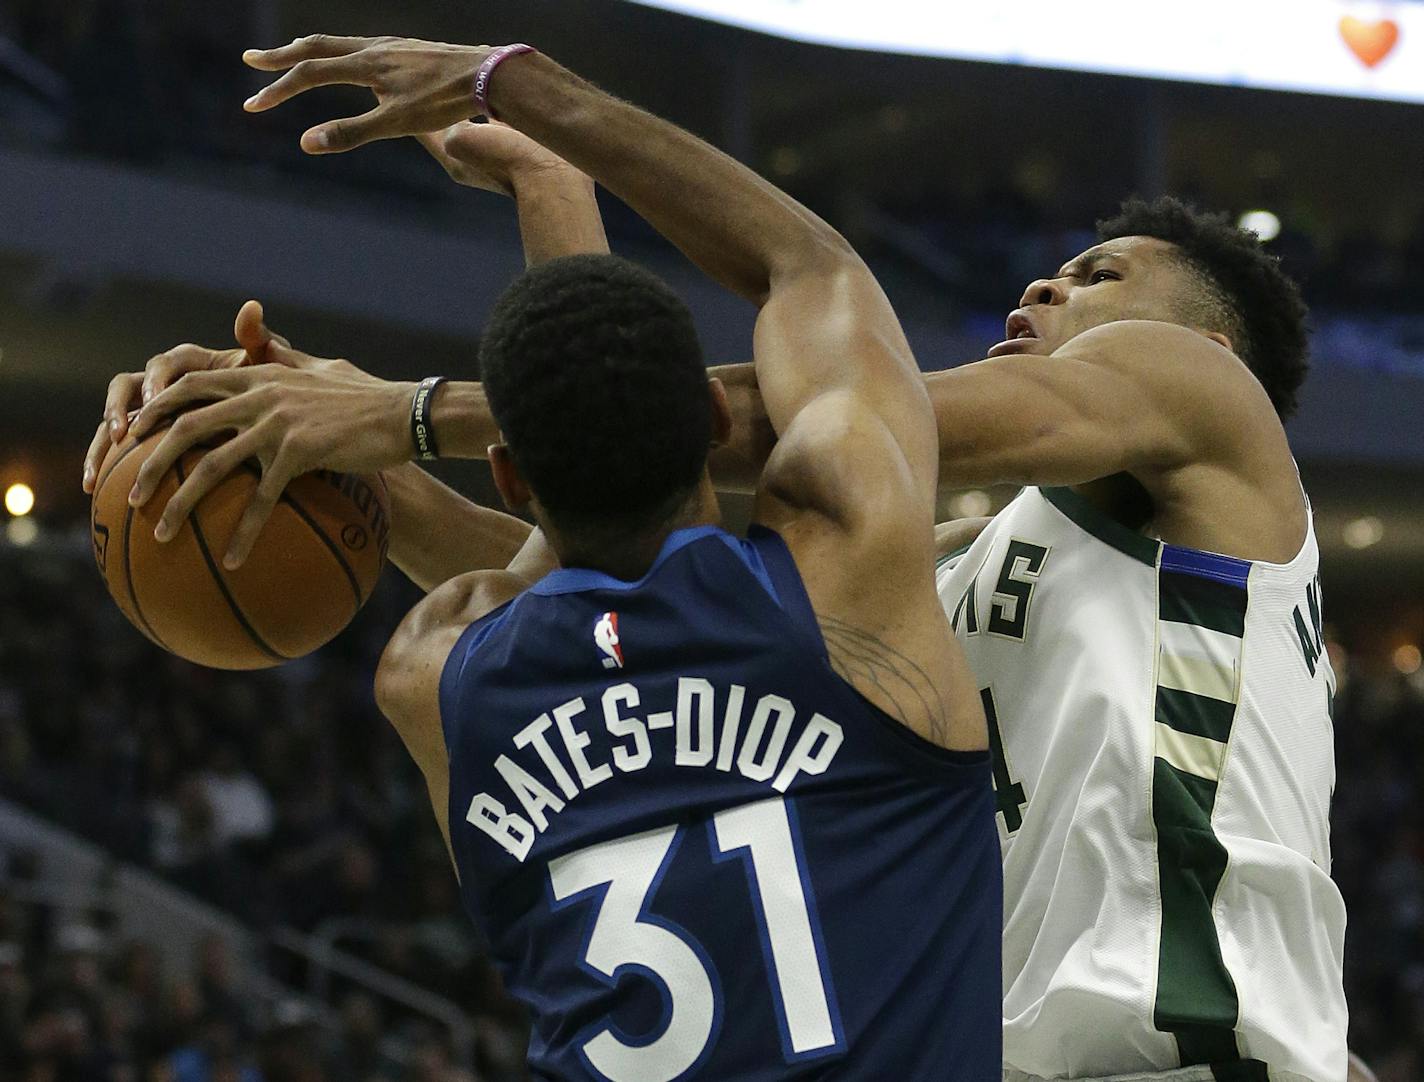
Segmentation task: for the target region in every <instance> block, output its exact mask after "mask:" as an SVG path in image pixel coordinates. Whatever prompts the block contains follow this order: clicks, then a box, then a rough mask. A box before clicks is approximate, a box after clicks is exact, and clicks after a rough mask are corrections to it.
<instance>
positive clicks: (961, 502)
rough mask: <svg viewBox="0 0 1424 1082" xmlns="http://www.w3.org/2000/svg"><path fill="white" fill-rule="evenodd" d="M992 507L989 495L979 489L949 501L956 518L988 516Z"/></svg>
mask: <svg viewBox="0 0 1424 1082" xmlns="http://www.w3.org/2000/svg"><path fill="white" fill-rule="evenodd" d="M992 506H993V503H992V502H991V501H990V499H989V494H988V493H987V492H984V491H982V490H980V489H977V488H971V489H970V490H969V491H968V492H961V493H960V494H959V495H958V496H955V497H954V498H953V499H952V500H950V501H949V509H950V511H951V512H952V513H953V514H954V517H955V518H980V517H982V516H984V515H987V514H988V513H989V509H990V508H991V507H992Z"/></svg>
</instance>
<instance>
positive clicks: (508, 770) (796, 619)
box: [136, 39, 1001, 1082]
mask: <svg viewBox="0 0 1424 1082" xmlns="http://www.w3.org/2000/svg"><path fill="white" fill-rule="evenodd" d="M324 42H325V45H324V47H325V48H329V49H331V50H333V51H332V53H331V55H330V59H331V60H332V62H333V63H335V64H336V65H337V66H338V67H343V68H344V67H346V66H349V64H346V63H345V62H343V61H341V57H342V56H345V55H347V54H348V53H349V52H350V50H351V49H352V48H354V46H352V45H351V43H350V42H349V41H346V40H345V39H324ZM400 48H401V49H402V50H404V55H403V56H402V58H401V59H402V61H403V62H405V63H407V64H410V66H411V70H413V71H415V72H417V74H419V76H420V78H419V80H417V81H420V82H422V83H423V85H425V86H427V87H429V88H431V91H432V92H431V93H429V94H428V95H426V97H425V99H424V100H425V104H424V105H423V106H419V107H417V108H416V109H415V110H414V111H413V112H412V114H411V115H410V116H409V117H408V118H407V119H408V123H409V124H411V125H414V127H413V128H412V130H418V131H429V130H433V129H435V128H437V127H441V126H443V124H442V123H441V122H442V121H444V122H445V123H449V122H451V121H453V120H455V119H458V118H459V115H460V113H458V112H456V113H455V114H454V115H453V116H452V115H450V113H451V110H452V109H455V110H465V111H468V103H467V102H463V101H461V102H454V101H445V100H443V91H442V89H441V88H442V87H444V86H446V85H447V84H446V83H445V82H444V81H443V80H442V79H440V78H435V77H433V68H430V69H427V70H424V71H422V70H421V68H422V65H421V61H422V60H423V59H425V58H428V59H429V61H430V64H431V65H433V67H436V68H440V69H441V70H445V71H449V70H450V65H451V61H452V59H453V57H454V56H455V55H459V56H460V57H461V58H462V59H461V60H460V61H459V63H461V64H463V65H464V66H465V67H467V68H468V72H467V73H466V74H465V76H462V77H461V78H460V79H459V80H456V81H458V82H460V83H461V84H462V85H468V84H469V82H470V81H471V80H472V78H473V76H474V74H475V72H476V71H477V70H479V69H480V68H481V67H482V66H486V71H488V63H487V62H488V61H489V60H490V58H491V56H492V52H491V50H488V49H485V48H467V49H466V48H461V47H453V46H430V45H424V44H419V45H414V44H413V43H403V44H402V45H401V46H400ZM342 49H345V50H346V52H340V50H342ZM452 49H454V50H456V52H455V53H452V52H451V51H450V50H452ZM278 53H280V50H279V51H278ZM276 60H277V61H280V56H278V57H277V58H276ZM411 61H414V63H413V64H411ZM506 64H507V67H502V68H501V69H500V70H499V72H498V74H497V76H496V77H495V78H494V85H496V86H499V85H501V83H503V84H505V85H504V86H503V87H502V88H501V89H500V90H499V91H498V93H497V97H496V101H497V105H498V108H499V109H500V111H501V113H502V115H503V116H504V118H505V119H506V120H507V121H508V122H509V123H510V124H511V125H512V126H513V127H515V128H516V129H520V130H524V131H526V132H528V133H529V134H531V135H533V136H534V138H536V139H537V140H538V141H539V142H541V143H543V144H544V145H546V146H548V147H549V148H550V149H551V150H553V151H554V152H555V153H557V154H559V155H561V156H562V157H564V158H565V159H567V160H568V161H570V162H572V163H574V164H575V165H576V166H578V167H579V168H581V169H582V170H584V171H585V172H586V173H588V174H589V175H590V176H592V177H594V178H595V179H597V180H599V181H600V182H602V183H603V184H605V185H606V186H607V187H608V188H609V189H610V190H612V191H613V192H614V193H615V194H617V195H619V196H620V197H621V198H623V199H624V200H625V201H626V202H627V203H629V204H630V205H631V206H632V207H633V208H634V209H636V210H638V211H639V212H640V213H642V214H643V215H644V216H645V217H646V218H647V219H648V220H649V221H650V222H652V223H653V224H654V225H655V226H656V227H657V228H659V229H660V230H661V231H662V232H663V233H664V235H666V236H668V237H669V239H671V240H672V241H674V242H675V243H676V244H678V246H679V247H681V248H682V250H683V251H684V252H685V253H686V254H687V255H688V256H689V257H690V258H692V259H693V260H694V262H696V263H698V264H699V265H700V266H701V267H702V268H703V269H704V270H706V271H707V272H708V273H709V274H711V275H712V276H713V277H715V278H716V279H718V280H719V281H721V282H722V283H723V284H725V285H727V286H728V287H729V288H731V289H733V290H734V291H736V292H738V293H739V294H741V295H742V296H745V297H747V298H748V299H750V300H752V301H753V302H755V303H756V304H758V306H759V308H760V314H759V316H758V320H757V325H756V335H755V348H754V354H755V366H756V376H757V380H758V382H759V384H760V388H761V394H762V397H763V401H764V402H765V405H766V410H767V416H768V417H769V419H770V422H771V424H772V426H773V427H774V429H775V431H776V434H777V436H778V437H779V440H778V443H777V447H776V450H775V452H774V453H773V454H772V456H771V458H770V460H769V461H768V463H767V465H766V467H765V470H764V472H763V474H762V476H761V479H760V483H759V485H758V488H757V494H756V502H755V514H754V520H755V523H756V525H755V526H754V527H753V529H752V531H751V533H750V535H749V537H748V538H747V539H746V540H742V539H739V538H736V537H733V536H732V535H730V534H728V533H726V532H725V531H723V530H721V529H720V528H719V526H718V525H717V524H718V521H719V513H718V507H717V500H716V496H715V494H714V493H713V490H712V487H711V482H710V479H709V476H708V471H707V456H708V451H709V449H710V447H711V445H712V444H713V442H714V441H716V440H720V439H724V438H725V436H726V432H727V429H728V425H729V416H728V411H727V406H726V400H725V397H724V394H723V392H722V390H721V387H720V385H719V384H717V383H716V382H715V381H711V382H709V380H708V379H707V375H706V372H705V369H704V367H703V363H702V358H701V353H700V349H699V347H698V344H697V341H696V337H695V335H694V333H693V329H692V323H691V318H690V315H689V313H688V312H687V310H686V308H685V307H684V306H683V305H682V303H681V302H680V301H679V300H678V299H677V298H676V296H674V295H673V294H672V293H671V292H670V291H669V290H668V289H667V287H666V286H664V285H663V284H662V283H661V282H659V281H658V280H657V279H655V278H653V277H652V276H650V275H648V274H647V273H646V272H643V271H641V270H639V269H637V268H635V267H633V266H632V265H630V264H627V263H625V262H623V261H621V260H617V259H615V258H613V257H611V256H581V257H575V258H570V259H562V260H556V261H553V262H550V263H546V264H544V265H542V266H539V267H537V268H535V269H534V270H532V271H531V272H529V273H528V274H527V275H526V276H524V277H523V278H521V279H520V280H519V281H518V282H517V283H515V285H514V286H513V287H511V289H510V290H509V291H508V292H507V293H506V294H505V296H504V297H503V298H502V299H501V300H500V302H499V304H498V305H497V306H496V309H495V311H494V313H493V314H492V316H491V318H490V320H489V324H488V326H487V329H486V332H485V335H484V339H483V343H482V349H481V362H482V370H483V371H482V374H483V377H484V388H483V394H484V395H485V396H487V398H488V405H489V407H490V409H491V410H492V413H493V417H494V419H495V421H496V422H497V423H498V426H499V430H500V432H501V433H502V439H501V441H500V442H499V443H498V445H496V446H494V447H493V448H490V456H491V462H492V466H493V470H494V475H495V479H496V483H497V484H498V487H499V489H500V491H501V493H502V495H503V496H504V497H505V499H506V501H507V502H508V503H509V504H510V506H511V507H513V508H515V509H519V510H527V511H528V512H529V513H530V514H531V515H532V516H533V517H534V518H535V520H536V521H537V522H538V523H539V526H540V530H539V531H538V532H536V533H535V534H534V535H532V537H531V539H530V541H529V543H528V544H527V545H526V546H525V548H524V550H523V551H521V553H520V554H519V556H517V557H516V558H515V560H514V561H513V562H512V563H511V564H510V565H509V567H508V568H507V569H505V570H502V571H492V572H479V573H474V574H470V575H465V576H462V577H460V578H457V579H455V580H453V581H452V582H450V583H448V584H446V585H444V586H442V587H441V588H439V589H437V590H435V591H434V592H433V593H431V594H430V595H429V597H428V598H427V599H426V600H425V601H423V602H422V603H421V604H420V605H419V606H417V608H416V609H415V610H414V611H413V612H412V613H411V614H410V616H409V617H408V618H407V619H406V621H405V622H404V623H403V624H402V626H401V628H400V629H399V631H398V632H397V634H396V635H395V637H394V638H393V639H392V641H391V643H390V645H389V647H388V649H387V650H386V653H385V656H384V658H383V659H382V663H381V667H380V672H379V674H378V678H377V693H378V697H379V700H380V702H381V705H382V707H383V709H384V710H385V711H386V713H387V715H388V716H389V717H390V718H391V720H392V721H393V723H394V724H395V725H396V727H397V729H398V730H399V732H400V733H401V735H402V737H403V739H404V740H405V742H406V744H407V747H408V748H409V749H410V751H411V753H412V755H413V756H414V757H415V759H416V761H417V762H418V763H419V765H420V766H421V769H422V770H423V771H424V773H425V775H426V778H427V781H428V783H429V788H430V794H431V798H432V803H433V805H434V808H435V811H436V815H437V818H438V819H439V821H440V825H441V828H442V830H443V832H444V833H445V837H446V840H447V843H448V844H449V846H450V850H451V853H452V857H453V859H454V861H455V865H456V868H457V870H458V872H459V874H460V879H461V888H462V893H463V897H464V901H465V903H466V906H467V908H468V909H469V911H470V913H471V915H472V916H473V917H474V919H476V920H477V921H478V922H479V923H480V924H481V926H482V927H483V929H484V930H485V932H486V933H487V935H488V938H489V940H490V942H491V945H492V949H493V952H494V956H495V958H496V960H497V962H498V963H499V964H500V966H501V968H502V969H503V971H504V974H505V978H506V982H507V985H508V987H509V988H510V990H511V991H512V992H513V994H514V995H516V996H517V997H519V998H520V999H522V1000H523V1001H524V1002H525V1003H526V1004H527V1005H528V1007H529V1009H530V1012H531V1016H532V1024H533V1037H532V1040H531V1044H530V1062H531V1067H532V1069H533V1071H534V1073H535V1074H536V1075H537V1076H539V1077H546V1078H596V1079H611V1080H615V1082H624V1080H626V1082H653V1080H659V1079H662V1080H670V1079H674V1078H678V1079H681V1078H692V1077H704V1078H715V1079H768V1080H770V1079H781V1078H787V1077H817V1078H831V1077H835V1078H847V1079H886V1078H895V1079H925V1080H930V1079H934V1080H939V1079H963V1080H966V1082H980V1080H989V1079H997V1078H998V1077H999V1071H1000V1054H999V1046H1000V1037H999V1030H1000V1020H999V1011H998V1000H999V966H1000V954H999V921H1000V901H1001V897H1000V889H999V874H1000V873H999V860H998V847H997V839H996V834H995V829H994V825H993V801H992V791H991V786H990V781H989V765H988V755H987V751H986V748H987V734H986V730H985V725H984V719H983V714H982V710H981V708H980V705H979V699H978V694H977V691H976V690H975V687H974V684H973V680H972V677H971V676H970V674H969V672H968V670H967V667H966V665H965V663H964V659H963V655H962V652H961V651H960V649H959V647H958V646H957V644H956V643H955V640H954V638H953V636H952V634H951V632H950V629H949V626H948V622H947V619H946V617H945V615H944V613H943V610H942V608H941V606H940V605H939V602H938V598H937V595H936V592H935V587H934V575H933V563H934V560H933V556H934V531H933V509H934V496H935V490H936V485H937V462H938V450H937V433H936V429H935V423H934V418H933V414H932V412H931V409H930V405H929V398H928V395H927V394H926V392H925V389H924V385H923V383H922V381H921V379H920V376H919V372H918V370H917V368H916V366H915V363H914V360H913V357H912V356H911V354H910V350H909V347H908V345H907V343H906V341H905V339H904V336H903V334H902V332H901V329H900V326H899V323H898V321H897V319H896V317H895V315H894V313H893V311H892V310H891V309H890V306H889V304H888V302H887V301H886V299H885V297H884V295H883V293H882V292H881V291H880V289H879V287H878V285H877V284H876V282H875V280H874V279H873V277H872V276H871V275H870V273H869V271H868V270H867V269H866V267H865V266H864V264H863V263H862V262H861V261H860V259H859V258H858V257H857V256H856V255H855V253H854V252H853V251H851V250H850V248H849V247H848V246H847V245H846V243H845V241H844V240H843V239H842V238H841V237H840V236H839V235H838V234H836V233H835V232H834V231H833V230H832V229H831V228H830V227H829V226H827V225H826V224H825V223H823V222H821V221H820V220H819V219H817V218H815V217H814V216H813V215H812V214H810V212H808V211H807V210H805V208H803V207H800V206H799V205H797V204H796V203H795V202H793V201H792V200H790V199H789V198H788V197H786V196H785V195H784V194H782V193H781V192H779V191H777V190H776V189H775V188H773V187H771V186H770V185H769V184H767V183H765V182H764V181H762V180H761V179H760V178H758V177H756V176H755V175H754V174H752V173H750V172H749V171H747V170H746V169H744V168H743V167H741V166H740V165H738V164H737V163H735V162H734V161H732V160H731V159H730V158H727V157H726V156H724V155H722V154H720V153H719V152H717V151H715V150H714V149H712V148H711V147H709V146H707V145H706V144H704V143H702V142H700V141H699V140H696V139H694V138H692V137H691V136H689V135H687V134H686V133H684V132H681V131H679V130H678V129H676V128H674V127H672V126H671V125H668V124H666V123H663V122H661V121H658V120H656V119H655V118H653V117H650V116H648V115H646V114H644V113H641V112H639V111H638V110H636V109H634V108H632V107H630V106H627V105H625V104H623V103H620V102H617V101H615V100H614V99H612V98H609V97H608V96H606V95H604V94H602V93H600V92H598V91H596V90H594V89H593V88H591V87H589V86H587V85H586V84H584V83H582V82H580V81H579V80H577V79H576V78H575V77H573V76H572V75H570V74H569V73H568V72H566V71H565V70H563V69H562V68H560V67H559V66H558V65H556V64H554V63H553V62H551V61H549V60H547V59H546V58H544V57H542V56H540V55H538V54H527V55H519V56H516V57H514V58H513V59H512V60H508V61H506ZM274 66H275V64H274ZM301 70H302V71H303V72H305V74H306V75H307V76H313V77H316V78H318V79H321V78H324V77H325V76H326V74H330V73H329V72H327V73H323V72H322V71H321V69H320V66H319V65H318V66H317V67H316V68H313V67H311V66H308V67H306V68H304V69H301ZM275 85H276V86H277V87H280V88H282V89H275V90H270V91H269V92H268V93H269V94H270V95H272V97H270V98H268V99H267V100H270V101H273V103H275V100H280V98H281V95H282V94H283V93H284V92H285V93H294V92H296V90H298V89H300V87H298V86H296V85H295V84H294V80H292V79H291V78H290V77H289V78H287V79H285V80H282V81H279V83H278V84H275ZM273 99H275V100H273ZM212 375H215V376H220V375H231V373H213V374H212ZM394 386H396V387H399V385H394ZM407 392H408V388H403V389H401V394H400V395H399V402H397V397H396V396H394V395H393V396H392V397H391V398H390V399H389V401H390V403H391V405H392V406H393V407H395V406H397V405H398V406H399V409H398V410H397V409H392V410H391V411H390V415H389V416H386V417H383V418H382V419H380V420H377V419H375V418H372V423H373V425H374V426H375V428H377V429H380V430H382V431H390V432H391V433H392V434H396V433H397V430H399V431H398V435H399V442H400V443H401V444H402V446H401V448H400V449H399V454H398V457H397V458H396V459H395V461H400V460H403V459H408V458H409V457H411V453H412V448H411V446H410V438H411V437H410V430H409V428H408V427H407V422H408V418H409V412H408V411H409V402H410V396H409V394H408V393H407ZM208 408H209V409H218V410H221V409H222V403H218V404H217V405H216V406H211V407H208ZM195 416H196V415H195ZM442 416H443V417H445V418H446V421H447V422H453V421H455V420H457V419H458V418H456V417H453V416H452V414H451V413H450V411H447V412H446V413H445V414H443V415H442V414H441V413H439V412H437V413H436V414H435V418H434V423H433V432H434V437H435V440H436V442H437V443H439V442H441V441H445V440H448V444H449V446H448V448H447V449H451V450H454V451H455V453H468V450H469V449H468V448H464V447H461V446H460V443H461V441H462V440H468V438H469V437H468V428H467V426H462V425H460V424H458V423H443V422H442ZM136 427H137V426H136ZM390 453H391V454H395V453H396V452H395V450H394V449H392V450H391V452H390ZM867 568H873V571H871V572H869V573H867V570H866V569H867ZM754 943H755V944H759V947H753V946H752V944H754Z"/></svg>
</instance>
